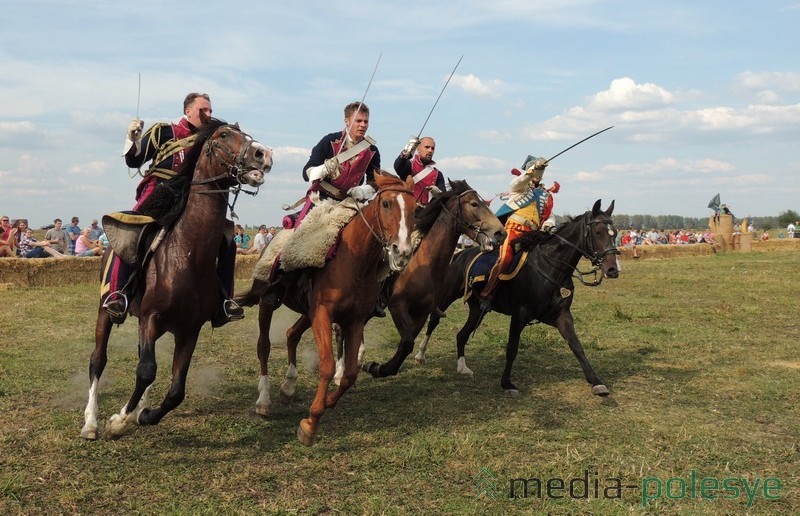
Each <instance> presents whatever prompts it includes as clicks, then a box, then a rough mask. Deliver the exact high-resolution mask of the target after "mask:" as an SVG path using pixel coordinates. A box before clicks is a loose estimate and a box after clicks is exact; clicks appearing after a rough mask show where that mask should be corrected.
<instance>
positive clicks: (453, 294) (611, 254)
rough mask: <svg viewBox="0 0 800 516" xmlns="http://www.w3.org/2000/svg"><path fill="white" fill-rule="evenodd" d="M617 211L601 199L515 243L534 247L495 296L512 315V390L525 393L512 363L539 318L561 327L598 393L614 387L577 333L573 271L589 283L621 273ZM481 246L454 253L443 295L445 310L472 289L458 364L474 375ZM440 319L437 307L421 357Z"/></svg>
mask: <svg viewBox="0 0 800 516" xmlns="http://www.w3.org/2000/svg"><path fill="white" fill-rule="evenodd" d="M613 211H614V202H613V201H612V202H611V205H610V206H609V207H608V209H607V210H606V211H601V210H600V200H598V201H597V202H595V203H594V207H593V208H592V209H591V210H590V211H587V212H586V213H584V214H583V215H581V216H579V217H576V218H574V219H572V220H570V221H568V222H565V223H563V224H560V225H559V226H558V227H556V228H555V229H554V230H553V232H552V233H547V232H542V231H534V232H530V233H527V234H525V235H523V236H522V237H520V238H518V239H517V240H515V244H513V245H515V247H516V248H517V252H524V251H528V257H527V260H526V261H525V263H524V264H523V265H522V266H521V268H520V270H519V272H518V273H517V275H516V276H515V277H514V278H513V279H510V280H508V281H502V282H501V283H500V285H499V286H498V288H497V291H496V292H495V295H494V299H493V301H492V309H493V310H495V311H497V312H498V313H501V314H505V315H510V316H511V323H510V326H509V331H508V343H507V344H506V365H505V369H504V370H503V376H502V380H501V382H500V385H501V386H502V388H503V389H505V391H506V393H507V394H509V395H511V396H516V395H518V394H519V391H518V390H517V388H516V386H515V385H514V384H513V383H512V382H511V368H512V366H513V365H514V359H515V358H516V357H517V349H518V347H519V338H520V334H521V333H522V329H523V328H524V327H525V326H526V325H527V324H529V323H531V322H532V321H534V320H537V321H539V322H543V323H545V324H547V325H549V326H553V327H554V328H557V329H558V331H559V332H560V333H561V336H562V337H564V340H566V341H567V343H568V344H569V347H570V348H571V349H572V353H573V354H574V355H575V357H576V358H577V359H578V362H580V364H581V367H582V368H583V374H584V376H585V378H586V381H587V382H589V384H590V385H591V386H592V393H593V394H596V395H598V396H606V395H608V388H607V387H606V386H605V384H604V382H603V381H602V380H601V379H600V377H598V376H597V373H595V372H594V369H592V366H591V364H589V361H588V360H587V358H586V355H585V353H584V351H583V346H581V343H580V340H578V335H577V334H576V333H575V322H574V321H573V318H572V312H570V306H571V305H572V299H573V294H574V293H575V285H574V283H573V282H572V278H573V275H575V274H577V275H578V276H577V277H578V279H579V280H580V281H581V283H583V284H585V285H589V286H596V285H599V284H600V282H601V281H602V280H603V278H604V277H605V278H616V277H618V276H619V263H618V261H617V255H618V254H619V251H618V250H617V247H616V245H615V243H614V241H615V237H616V234H617V230H616V229H615V228H614V223H613V222H612V220H611V213H612V212H613ZM479 252H480V250H478V249H468V250H466V251H464V252H462V253H459V254H458V255H457V256H456V257H455V258H454V259H453V262H452V263H451V264H450V267H448V269H447V278H446V279H445V288H444V296H442V297H441V298H439V300H438V301H437V304H438V307H439V309H440V310H445V309H447V307H448V306H450V305H451V304H452V303H453V301H455V300H456V299H458V298H459V297H461V296H462V295H464V294H465V293H466V292H469V293H470V297H469V299H468V301H467V302H468V304H469V316H468V318H467V321H466V323H464V326H463V327H462V328H461V331H459V332H458V335H457V337H456V343H457V351H458V363H457V370H458V372H459V373H461V374H467V375H470V376H471V375H472V371H470V370H469V368H468V367H467V365H466V360H465V358H464V348H465V347H466V344H467V340H468V339H469V337H470V335H472V333H473V332H474V331H475V329H476V328H477V327H478V325H479V324H480V322H481V319H482V318H483V315H484V314H483V313H481V309H480V303H479V300H480V293H481V291H482V290H483V287H484V285H485V282H483V281H481V282H477V281H476V282H474V283H472V284H471V285H470V284H469V280H468V279H467V277H468V274H469V269H470V268H471V266H472V264H473V263H474V261H475V260H474V259H475V258H476V256H477V255H478V253H479ZM581 258H586V259H588V260H589V261H590V262H591V263H592V265H593V266H594V269H592V270H591V271H589V272H580V271H578V270H577V266H578V262H579V261H580V259H581ZM587 274H594V275H595V280H594V281H592V282H586V281H585V280H584V279H583V276H584V275H587ZM598 274H599V279H598ZM465 281H466V282H467V286H466V287H465ZM439 320H440V317H439V316H438V315H437V314H436V313H433V314H431V318H430V322H429V323H428V329H427V330H426V335H425V338H424V339H423V341H422V342H421V343H420V349H419V352H418V354H417V357H416V358H417V361H418V362H420V361H424V358H425V349H426V348H427V344H428V340H429V339H430V336H431V334H432V333H433V330H434V329H436V326H437V325H438V324H439Z"/></svg>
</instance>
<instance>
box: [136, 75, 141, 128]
mask: <svg viewBox="0 0 800 516" xmlns="http://www.w3.org/2000/svg"><path fill="white" fill-rule="evenodd" d="M141 98H142V74H141V73H139V89H138V90H136V118H139V101H140V100H141Z"/></svg>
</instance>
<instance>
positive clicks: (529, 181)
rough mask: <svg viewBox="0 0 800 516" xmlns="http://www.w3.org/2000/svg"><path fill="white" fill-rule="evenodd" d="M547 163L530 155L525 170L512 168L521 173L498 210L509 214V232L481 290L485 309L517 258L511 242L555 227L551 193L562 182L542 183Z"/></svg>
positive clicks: (489, 307)
mask: <svg viewBox="0 0 800 516" xmlns="http://www.w3.org/2000/svg"><path fill="white" fill-rule="evenodd" d="M547 164H548V163H547V160H545V159H544V158H536V157H534V156H530V155H528V157H527V158H526V159H525V162H524V163H523V164H522V170H524V172H522V173H520V172H519V170H516V169H515V170H512V173H515V172H516V173H518V174H519V175H516V176H515V177H514V178H513V179H512V180H511V197H510V198H509V199H508V200H507V201H506V203H505V204H504V205H503V206H501V207H500V209H499V210H497V214H496V215H497V216H498V217H503V216H508V219H507V220H506V224H505V229H506V233H507V235H506V239H505V241H504V242H503V245H502V246H501V247H500V256H499V258H498V259H497V262H495V264H494V267H492V271H491V272H490V273H489V279H488V280H487V281H486V286H485V287H484V288H483V292H482V293H481V301H480V304H481V309H482V310H484V311H486V310H489V309H491V306H492V305H491V303H492V297H493V296H494V291H495V289H496V288H497V285H498V284H499V283H500V274H501V273H503V272H504V271H505V270H506V268H507V267H508V266H509V264H511V261H512V259H513V258H514V249H513V248H512V247H511V242H513V241H514V240H515V239H516V238H519V237H520V236H522V235H523V234H525V233H528V232H530V231H536V230H538V229H540V228H541V230H543V231H548V230H549V229H551V228H552V227H553V226H555V218H554V217H553V215H552V210H553V197H552V196H551V195H550V194H551V193H557V192H558V190H559V188H560V185H559V184H558V183H554V185H553V187H552V188H550V189H547V188H545V187H544V185H543V184H542V182H541V181H542V175H544V169H545V167H547ZM542 220H544V222H542Z"/></svg>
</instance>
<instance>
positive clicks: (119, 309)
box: [100, 93, 244, 327]
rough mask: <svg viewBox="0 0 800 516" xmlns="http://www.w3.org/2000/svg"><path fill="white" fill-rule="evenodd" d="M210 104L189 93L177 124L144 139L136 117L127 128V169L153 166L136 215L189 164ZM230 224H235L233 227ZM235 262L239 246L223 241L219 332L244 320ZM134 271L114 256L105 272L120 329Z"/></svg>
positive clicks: (108, 304)
mask: <svg viewBox="0 0 800 516" xmlns="http://www.w3.org/2000/svg"><path fill="white" fill-rule="evenodd" d="M211 112H212V110H211V99H210V97H209V96H208V95H207V94H205V93H189V94H188V95H186V98H185V99H184V101H183V113H184V115H183V117H182V118H181V119H180V121H178V122H177V123H172V124H165V123H158V124H155V125H153V126H152V127H150V128H149V129H148V130H147V131H145V133H144V134H142V128H143V127H144V121H142V120H139V119H138V118H135V119H134V120H132V121H131V123H130V124H129V125H128V133H127V135H126V138H125V146H124V147H123V150H122V153H123V156H124V157H125V163H126V165H127V166H128V167H131V168H137V169H141V167H142V166H143V165H144V164H145V163H147V162H151V164H150V168H149V169H148V170H147V171H146V172H145V173H144V174H142V176H143V179H142V180H141V182H139V186H138V187H137V188H136V205H135V206H134V207H133V211H134V212H136V211H138V210H139V208H140V207H141V206H142V205H143V204H144V202H145V200H147V199H148V198H149V197H150V195H151V194H152V193H153V191H154V190H155V188H156V186H158V185H160V184H161V183H164V182H165V181H167V180H168V179H170V178H172V177H174V176H175V175H177V174H178V172H179V171H180V169H181V166H182V165H183V161H184V159H185V152H186V151H187V149H189V148H190V147H191V146H192V145H193V144H194V141H195V138H196V136H195V133H197V132H198V131H199V130H200V129H202V128H203V127H204V126H205V125H206V124H208V122H209V120H210V119H211ZM231 224H232V223H231ZM235 260H236V246H235V244H234V243H233V240H231V241H230V242H220V251H219V259H218V261H217V276H218V277H219V279H220V282H221V288H222V290H224V296H223V301H222V303H221V305H220V306H219V307H218V309H217V313H216V314H215V315H214V318H213V319H212V321H211V323H212V325H213V326H215V327H218V326H222V325H223V324H226V323H228V322H229V321H235V320H239V319H242V318H243V317H244V310H243V309H242V308H241V307H240V306H239V305H237V304H236V303H235V302H234V301H233V299H232V297H233V274H234V265H235ZM133 272H134V269H133V267H131V266H129V265H128V264H126V263H125V262H123V261H122V260H121V259H120V258H119V256H117V255H116V254H114V253H113V252H112V253H111V256H110V259H109V260H108V265H107V267H106V270H104V271H103V286H102V288H101V292H100V293H101V295H106V294H107V295H108V296H107V297H106V300H105V302H104V303H103V308H105V309H106V311H107V312H108V314H109V316H110V317H111V320H112V321H113V322H114V323H116V324H121V323H122V322H124V321H125V317H126V316H127V312H128V307H129V305H130V303H129V301H128V296H130V295H131V294H132V292H131V290H132V287H131V285H129V283H131V282H130V281H129V279H130V278H131V275H132V274H133Z"/></svg>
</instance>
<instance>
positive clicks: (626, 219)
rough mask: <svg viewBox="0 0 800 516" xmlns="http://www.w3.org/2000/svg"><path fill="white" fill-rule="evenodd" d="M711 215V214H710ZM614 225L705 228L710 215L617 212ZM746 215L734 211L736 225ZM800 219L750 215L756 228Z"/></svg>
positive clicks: (562, 218) (787, 213) (784, 215)
mask: <svg viewBox="0 0 800 516" xmlns="http://www.w3.org/2000/svg"><path fill="white" fill-rule="evenodd" d="M709 216H710V214H709ZM568 218H569V215H556V222H558V223H561V222H565V221H566V220H567V219H568ZM613 218H614V225H615V226H616V227H617V228H618V229H623V228H624V229H627V228H630V227H632V228H634V229H650V228H656V229H705V228H706V227H708V218H709V217H683V216H681V215H625V214H617V213H615V214H614V216H613ZM743 218H744V217H740V216H736V214H735V213H734V219H733V222H734V225H736V224H741V223H742V220H743ZM798 220H800V215H798V213H797V212H796V211H794V210H786V211H784V212H781V213H780V214H779V215H777V216H773V217H750V220H749V222H750V223H752V224H753V226H754V227H755V228H756V229H759V230H770V229H783V228H786V226H787V225H788V224H789V223H790V222H796V221H798Z"/></svg>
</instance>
